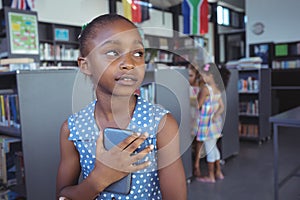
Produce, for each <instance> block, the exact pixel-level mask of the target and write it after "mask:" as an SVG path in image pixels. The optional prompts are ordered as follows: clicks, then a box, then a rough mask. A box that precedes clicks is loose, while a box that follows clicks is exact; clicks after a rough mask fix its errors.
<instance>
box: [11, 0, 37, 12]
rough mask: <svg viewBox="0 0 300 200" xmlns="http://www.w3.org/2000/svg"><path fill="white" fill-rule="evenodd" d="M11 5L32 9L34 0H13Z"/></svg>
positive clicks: (22, 8) (21, 8)
mask: <svg viewBox="0 0 300 200" xmlns="http://www.w3.org/2000/svg"><path fill="white" fill-rule="evenodd" d="M10 5H11V6H10V7H12V8H17V9H20V10H32V8H33V5H34V0H11V4H10Z"/></svg>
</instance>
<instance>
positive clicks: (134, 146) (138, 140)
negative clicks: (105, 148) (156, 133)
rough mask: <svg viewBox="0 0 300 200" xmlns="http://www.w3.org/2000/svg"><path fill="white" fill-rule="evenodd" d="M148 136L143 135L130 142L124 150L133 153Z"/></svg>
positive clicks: (146, 134)
mask: <svg viewBox="0 0 300 200" xmlns="http://www.w3.org/2000/svg"><path fill="white" fill-rule="evenodd" d="M148 136H149V134H148V133H144V134H142V135H140V136H139V137H137V138H136V139H135V140H134V141H132V142H131V144H129V145H128V146H127V147H126V148H125V149H124V150H126V151H127V152H130V153H133V152H134V151H135V150H136V149H137V148H138V147H139V146H140V145H141V144H142V143H143V142H144V141H145V140H146V139H147V138H148Z"/></svg>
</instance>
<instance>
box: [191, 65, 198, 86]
mask: <svg viewBox="0 0 300 200" xmlns="http://www.w3.org/2000/svg"><path fill="white" fill-rule="evenodd" d="M196 81H197V78H196V72H195V71H194V70H192V69H189V82H190V85H195V84H196Z"/></svg>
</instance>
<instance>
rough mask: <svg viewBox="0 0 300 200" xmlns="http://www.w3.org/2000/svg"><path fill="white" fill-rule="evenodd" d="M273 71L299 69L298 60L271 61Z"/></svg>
mask: <svg viewBox="0 0 300 200" xmlns="http://www.w3.org/2000/svg"><path fill="white" fill-rule="evenodd" d="M272 68H273V69H296V68H300V59H298V60H284V61H273V64H272Z"/></svg>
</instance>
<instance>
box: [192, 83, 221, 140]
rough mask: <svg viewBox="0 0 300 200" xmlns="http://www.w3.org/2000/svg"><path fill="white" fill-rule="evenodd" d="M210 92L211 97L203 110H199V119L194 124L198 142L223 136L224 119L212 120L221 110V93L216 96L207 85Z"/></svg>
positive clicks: (205, 102) (207, 99) (207, 98)
mask: <svg viewBox="0 0 300 200" xmlns="http://www.w3.org/2000/svg"><path fill="white" fill-rule="evenodd" d="M204 87H207V88H208V90H209V94H210V95H209V96H207V97H206V99H205V101H204V103H203V105H202V106H201V109H200V110H199V112H198V113H199V117H198V118H197V119H196V121H195V124H194V131H193V133H194V135H195V136H196V140H198V141H205V140H207V139H211V138H219V137H221V136H222V134H221V131H222V117H221V116H219V117H218V118H217V119H215V120H212V119H213V116H214V114H215V113H216V112H217V110H218V108H219V99H220V98H221V93H219V94H214V93H213V90H212V88H211V86H209V85H208V84H205V85H204Z"/></svg>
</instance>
